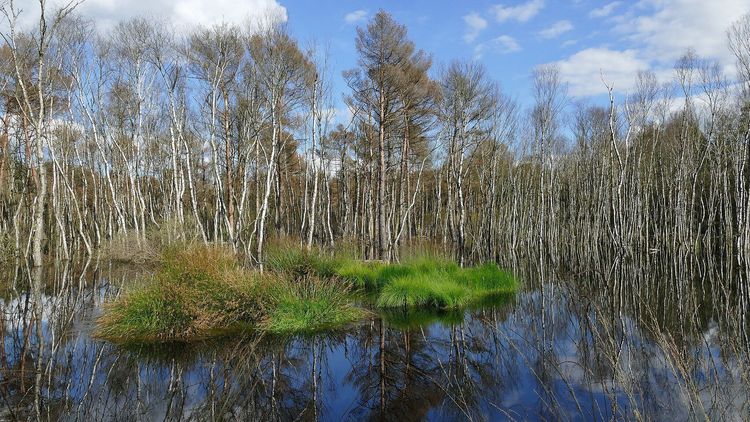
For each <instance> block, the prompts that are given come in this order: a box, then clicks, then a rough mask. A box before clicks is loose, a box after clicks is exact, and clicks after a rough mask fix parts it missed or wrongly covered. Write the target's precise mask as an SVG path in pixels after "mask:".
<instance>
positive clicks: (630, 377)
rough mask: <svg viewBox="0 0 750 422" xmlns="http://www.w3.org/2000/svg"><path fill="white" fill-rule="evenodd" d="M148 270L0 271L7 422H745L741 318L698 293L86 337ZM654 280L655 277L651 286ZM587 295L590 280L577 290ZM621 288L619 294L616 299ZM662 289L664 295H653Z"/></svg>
mask: <svg viewBox="0 0 750 422" xmlns="http://www.w3.org/2000/svg"><path fill="white" fill-rule="evenodd" d="M140 271H141V270H137V269H132V268H128V267H122V268H118V267H114V266H111V265H104V266H101V267H100V268H99V269H94V268H93V266H89V267H88V268H86V269H85V271H82V270H80V269H77V270H74V269H71V268H69V267H57V268H55V269H47V270H46V271H45V272H44V273H43V274H41V275H37V274H34V275H32V278H33V277H34V276H36V277H39V278H40V279H42V280H44V281H45V283H44V284H45V287H44V288H43V289H42V291H36V292H34V291H29V289H28V288H25V287H24V286H26V285H28V283H27V282H25V281H24V280H27V279H28V278H29V275H28V274H27V273H25V272H24V271H22V270H19V269H17V270H16V271H14V272H12V273H10V274H9V275H8V278H7V279H8V280H10V281H9V282H8V283H7V285H6V286H5V291H4V293H3V296H2V302H0V303H2V305H1V309H2V317H3V324H2V327H3V340H4V341H3V350H2V351H0V352H2V353H0V358H1V360H2V361H1V362H0V363H1V365H2V372H0V411H1V413H0V419H2V420H6V419H9V420H26V419H32V420H34V419H43V420H58V419H62V420H85V421H97V420H237V419H239V420H263V421H268V420H332V421H339V420H357V421H359V420H399V421H406V420H612V419H616V420H633V419H645V420H689V419H705V418H709V419H717V420H745V419H747V418H748V417H749V415H750V397H749V396H748V394H749V392H750V380H749V378H750V371H748V367H750V366H749V365H748V346H747V342H746V335H744V336H743V335H742V333H743V332H744V331H743V330H746V328H747V327H746V325H743V323H742V322H739V321H737V320H732V319H731V318H728V317H726V316H727V315H730V314H731V313H730V312H715V311H714V309H713V308H714V307H713V306H708V305H706V302H710V301H708V300H706V299H705V296H706V295H699V294H697V293H695V292H693V293H684V294H685V295H686V296H684V297H683V299H684V302H685V305H684V306H682V305H681V306H676V305H675V304H674V303H673V301H671V300H667V299H665V297H666V296H665V295H664V294H663V293H662V294H657V293H654V294H653V295H650V294H644V292H640V293H639V294H638V295H637V296H636V295H631V296H627V297H625V298H620V297H619V296H620V295H621V294H622V293H618V294H617V295H614V290H612V288H609V287H606V286H605V287H601V288H600V289H599V290H598V291H597V289H593V288H592V286H591V284H586V283H583V282H582V283H580V285H579V283H575V282H570V281H562V280H559V279H555V278H545V281H544V282H539V283H536V282H534V281H533V280H528V281H526V282H525V287H524V288H523V289H522V290H521V291H520V292H519V293H518V294H516V295H512V296H508V297H504V298H499V300H498V301H497V302H496V303H495V304H493V305H492V306H485V307H482V308H478V309H471V310H467V311H465V312H449V313H430V312H424V311H422V312H411V313H404V312H400V311H398V312H396V311H391V312H388V313H374V314H373V315H372V317H370V318H368V319H367V320H365V321H363V322H362V323H360V324H357V325H356V326H353V327H350V328H348V329H346V330H343V331H338V332H331V333H324V334H320V335H315V336H297V337H278V336H258V335H253V334H247V333H246V334H242V335H235V336H231V337H228V338H223V339H216V340H211V341H205V342H199V343H192V344H162V345H152V346H140V347H139V346H128V347H124V346H118V345H115V344H112V343H108V342H106V341H102V340H99V339H96V338H94V337H92V327H93V321H94V320H95V318H96V316H97V315H98V314H99V313H100V312H101V307H102V304H103V303H104V302H105V301H106V300H108V299H109V298H111V297H113V296H114V295H116V294H117V291H118V290H119V288H120V286H122V285H126V284H127V283H128V282H130V280H132V279H133V278H135V277H137V275H138V273H139V272H140ZM657 290H658V289H657ZM583 292H585V294H584V293H583ZM613 297H617V300H613ZM650 301H656V302H658V303H657V304H651V303H650Z"/></svg>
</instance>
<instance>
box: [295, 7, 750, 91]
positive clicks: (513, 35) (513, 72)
mask: <svg viewBox="0 0 750 422" xmlns="http://www.w3.org/2000/svg"><path fill="white" fill-rule="evenodd" d="M407 3H408V4H407ZM282 5H283V6H284V7H285V8H286V10H287V17H288V21H289V25H290V28H291V29H292V31H293V32H294V33H295V34H296V35H298V36H299V37H300V38H301V39H309V38H311V37H315V38H317V39H318V40H321V41H324V42H325V41H326V40H327V42H329V43H330V51H331V57H332V61H333V68H334V69H336V70H338V72H337V73H340V70H343V69H346V68H349V67H352V66H354V65H355V63H356V52H355V50H354V43H353V39H354V35H355V28H356V26H357V25H364V24H366V22H367V19H368V17H370V16H371V15H372V14H373V13H375V12H376V11H377V10H379V9H384V10H386V11H388V12H390V13H391V14H392V15H393V16H394V17H395V18H396V20H398V21H399V22H401V23H403V24H405V25H406V26H407V27H408V29H409V35H410V37H411V38H412V39H413V40H414V42H415V43H416V45H417V46H418V47H419V48H422V49H424V50H425V51H427V52H430V53H431V54H432V55H433V57H434V61H435V67H436V68H439V67H440V66H441V65H443V64H445V63H447V62H449V61H450V60H451V59H454V58H460V59H467V60H479V61H481V62H482V63H484V64H485V65H486V66H487V68H488V70H489V74H490V75H491V76H492V77H493V78H494V79H496V80H498V81H499V82H500V83H501V86H502V87H503V89H504V90H505V91H506V92H508V93H510V94H511V95H513V96H514V97H516V98H517V99H519V100H520V101H521V102H522V103H524V104H526V103H528V101H529V97H530V75H531V71H532V70H533V68H534V67H535V66H538V65H540V64H545V63H552V62H557V63H558V65H559V66H560V70H561V73H562V76H563V78H564V80H565V81H566V82H567V83H568V84H569V92H570V95H571V96H572V97H574V98H586V97H594V98H595V99H596V98H599V97H600V96H601V95H602V94H603V93H604V92H606V91H605V87H604V85H603V83H602V81H601V75H604V78H605V79H606V80H607V81H608V82H613V83H614V84H615V90H616V91H618V92H620V93H624V92H627V90H628V89H630V88H631V86H632V83H633V81H634V79H635V75H636V72H637V71H638V70H645V69H651V70H653V71H654V72H656V74H657V76H658V77H659V78H660V79H661V80H662V81H666V80H667V79H669V78H671V77H672V67H673V65H674V61H675V60H676V59H677V58H678V57H679V56H680V55H681V54H683V53H684V52H685V51H686V49H687V48H689V47H692V48H694V49H695V50H696V52H697V53H698V54H699V55H701V56H704V57H707V58H713V59H716V60H719V61H720V62H721V63H722V64H723V65H724V66H725V67H726V69H727V71H728V72H730V73H731V72H732V65H733V61H732V58H731V54H730V53H729V51H728V49H727V48H726V41H725V40H726V36H725V30H726V28H727V27H728V26H729V25H730V24H731V23H732V22H733V21H735V20H736V19H738V18H739V17H740V16H741V15H742V14H744V13H748V12H750V0H719V1H705V0H645V1H638V2H632V1H597V0H578V1H553V0H526V1H501V2H497V1H482V0H477V1H466V2H437V1H426V0H417V1H412V2H403V1H380V2H368V1H333V0H325V1H317V2H310V1H287V2H283V3H282ZM339 82H340V81H339ZM342 89H343V88H342Z"/></svg>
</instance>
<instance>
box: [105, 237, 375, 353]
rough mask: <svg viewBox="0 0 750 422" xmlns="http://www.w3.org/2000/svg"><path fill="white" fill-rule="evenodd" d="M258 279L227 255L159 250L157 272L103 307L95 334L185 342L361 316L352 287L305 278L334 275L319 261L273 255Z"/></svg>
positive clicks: (315, 326) (211, 250) (323, 325)
mask: <svg viewBox="0 0 750 422" xmlns="http://www.w3.org/2000/svg"><path fill="white" fill-rule="evenodd" d="M270 262H272V264H271V265H270V267H271V268H272V269H273V270H274V271H271V272H267V273H265V274H263V275H261V274H260V273H257V272H254V271H248V270H246V269H243V268H241V267H240V266H239V264H238V262H237V259H236V257H235V255H234V254H233V253H232V251H230V250H227V249H225V248H220V247H207V246H189V245H188V246H182V247H171V248H169V249H167V250H165V251H164V252H163V254H162V258H161V266H160V267H159V269H158V270H157V272H156V273H155V274H154V275H153V277H151V278H150V279H148V280H145V281H144V282H143V283H141V284H140V285H138V286H136V287H135V288H132V289H131V290H129V291H126V292H124V293H123V294H121V295H120V297H119V298H118V299H117V300H115V301H114V302H112V303H109V304H107V305H105V309H104V314H103V315H102V316H101V317H100V318H99V320H98V321H97V322H98V324H97V331H98V334H99V335H100V336H101V337H103V338H107V339H110V340H113V341H117V342H121V343H128V342H153V341H185V340H193V339H200V338H208V337H213V336H216V335H221V334H224V333H229V332H234V331H236V330H237V329H243V328H252V329H258V330H261V331H268V332H274V333H282V332H283V333H290V332H311V331H317V330H320V329H328V328H335V327H338V326H340V325H344V324H348V323H350V322H353V321H355V320H357V319H359V318H361V317H362V316H363V315H364V311H363V310H361V309H359V308H357V307H355V306H354V305H353V303H354V298H353V295H352V293H351V289H350V288H349V287H348V286H346V285H342V283H333V282H332V281H322V280H320V279H318V278H317V277H315V276H314V275H311V274H318V273H320V274H330V275H331V276H332V274H333V269H332V268H333V266H332V265H333V264H331V263H330V262H331V261H329V260H326V259H323V258H321V257H319V256H318V255H315V254H311V253H307V252H301V251H300V252H299V253H296V254H293V253H287V254H284V255H278V256H277V257H276V258H275V260H274V261H270Z"/></svg>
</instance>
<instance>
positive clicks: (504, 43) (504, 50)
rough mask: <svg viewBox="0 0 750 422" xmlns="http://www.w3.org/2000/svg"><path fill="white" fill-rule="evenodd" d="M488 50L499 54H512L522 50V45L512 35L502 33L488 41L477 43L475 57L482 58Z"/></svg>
mask: <svg viewBox="0 0 750 422" xmlns="http://www.w3.org/2000/svg"><path fill="white" fill-rule="evenodd" d="M486 51H491V52H494V53H498V54H510V53H515V52H518V51H521V45H520V44H518V41H516V39H515V38H513V37H511V36H510V35H500V36H499V37H497V38H493V39H492V40H490V41H489V42H487V43H482V44H477V46H476V47H474V58H476V59H480V58H482V55H483V54H484V53H485V52H486Z"/></svg>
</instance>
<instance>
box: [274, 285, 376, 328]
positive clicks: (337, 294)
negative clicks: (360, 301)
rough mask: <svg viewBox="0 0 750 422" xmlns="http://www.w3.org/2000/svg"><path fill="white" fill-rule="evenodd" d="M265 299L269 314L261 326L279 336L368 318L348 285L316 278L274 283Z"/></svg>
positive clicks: (333, 326)
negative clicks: (355, 302) (357, 303)
mask: <svg viewBox="0 0 750 422" xmlns="http://www.w3.org/2000/svg"><path fill="white" fill-rule="evenodd" d="M264 296H265V297H266V298H267V300H268V312H267V315H266V318H265V319H264V320H263V321H262V322H261V324H260V327H261V328H262V329H263V330H264V331H267V332H272V333H277V334H286V333H305V332H316V331H321V330H328V329H335V328H338V327H341V326H345V325H348V324H350V323H353V322H355V321H358V320H360V319H362V318H363V317H364V316H365V315H366V312H365V311H364V310H363V309H361V308H358V307H356V306H355V305H354V304H353V303H354V301H355V300H354V299H355V298H354V295H353V293H352V292H351V289H350V288H349V287H348V286H346V285H345V284H342V283H335V282H332V281H329V280H320V279H318V278H315V277H309V278H306V279H304V280H298V281H286V280H284V281H281V282H278V283H273V284H270V285H268V286H267V287H266V288H265V294H264Z"/></svg>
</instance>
